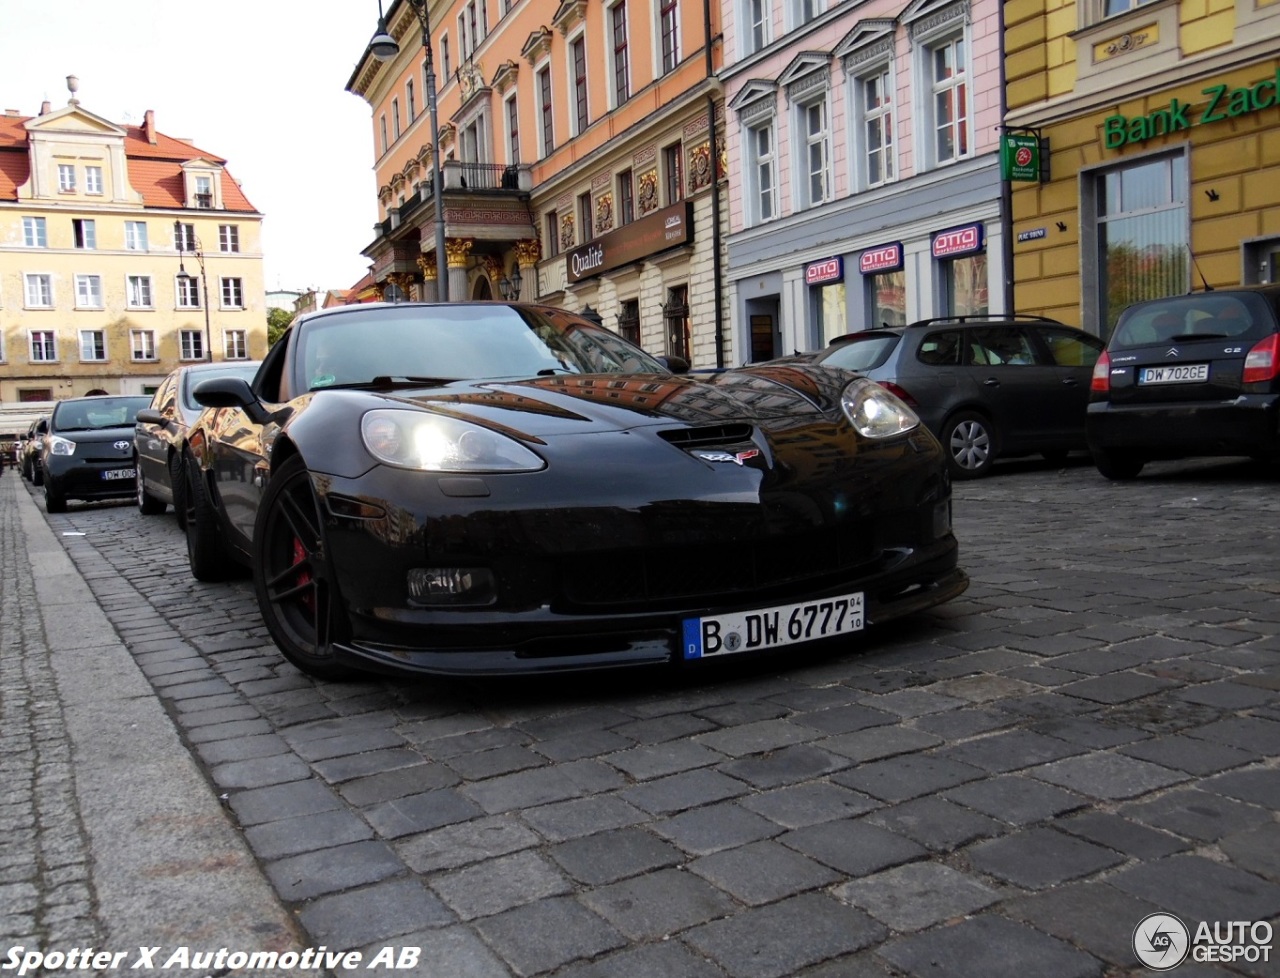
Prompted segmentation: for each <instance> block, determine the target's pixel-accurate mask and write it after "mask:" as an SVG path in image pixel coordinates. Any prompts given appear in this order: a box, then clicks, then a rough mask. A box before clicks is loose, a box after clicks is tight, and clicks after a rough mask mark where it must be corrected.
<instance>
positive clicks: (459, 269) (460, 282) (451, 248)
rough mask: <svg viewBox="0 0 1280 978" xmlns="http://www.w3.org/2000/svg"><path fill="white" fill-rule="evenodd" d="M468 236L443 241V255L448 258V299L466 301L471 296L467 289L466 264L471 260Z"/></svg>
mask: <svg viewBox="0 0 1280 978" xmlns="http://www.w3.org/2000/svg"><path fill="white" fill-rule="evenodd" d="M472 243H473V242H472V240H471V239H470V238H449V239H447V240H446V241H445V243H444V253H445V257H446V258H448V260H449V301H450V302H466V301H467V300H468V299H470V298H471V296H470V294H469V293H468V291H467V264H468V262H470V261H471V245H472Z"/></svg>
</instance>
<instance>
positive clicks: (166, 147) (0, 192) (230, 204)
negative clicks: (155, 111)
mask: <svg viewBox="0 0 1280 978" xmlns="http://www.w3.org/2000/svg"><path fill="white" fill-rule="evenodd" d="M31 118H32V117H31V116H10V115H5V116H0V200H16V199H17V197H18V187H19V186H21V185H22V184H24V183H26V182H27V178H28V176H29V175H30V160H29V156H28V152H27V131H26V129H25V128H24V126H25V124H26V123H27V122H29V121H30V120H31ZM120 128H122V129H123V130H124V131H125V137H124V151H125V156H126V157H127V162H128V167H129V183H130V184H131V185H132V186H133V189H134V190H136V191H138V192H139V193H140V194H142V201H143V204H144V205H145V206H147V207H166V208H168V207H182V206H183V205H184V202H185V197H184V194H183V182H182V164H183V163H185V162H187V161H188V160H197V159H205V160H209V161H211V162H214V163H218V164H220V165H222V166H225V165H226V162H227V161H226V160H225V159H223V158H222V157H221V156H218V155H216V154H214V153H209V152H206V151H205V150H203V149H200V148H199V147H197V146H192V145H191V144H190V143H184V142H183V141H182V140H181V139H174V138H173V137H172V136H166V135H165V134H164V133H162V132H157V133H156V141H155V143H154V144H152V143H150V142H148V141H147V131H146V129H145V128H144V127H142V126H121V127H120ZM222 207H223V209H224V210H229V211H256V210H257V208H255V207H254V206H253V204H251V203H249V200H248V198H247V197H245V195H244V191H243V190H241V189H240V185H239V184H238V183H236V181H235V179H234V178H233V177H232V176H231V174H230V173H229V172H227V170H225V169H224V170H223V171H222Z"/></svg>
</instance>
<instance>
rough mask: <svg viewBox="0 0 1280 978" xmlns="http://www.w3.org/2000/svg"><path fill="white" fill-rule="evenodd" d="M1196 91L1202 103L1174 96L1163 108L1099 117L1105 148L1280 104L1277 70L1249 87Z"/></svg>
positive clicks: (1212, 86) (1120, 145) (1131, 143)
mask: <svg viewBox="0 0 1280 978" xmlns="http://www.w3.org/2000/svg"><path fill="white" fill-rule="evenodd" d="M1200 94H1201V95H1207V96H1208V97H1209V101H1208V102H1206V103H1205V104H1204V105H1203V106H1196V105H1189V104H1187V103H1186V102H1183V101H1182V100H1181V99H1176V98H1175V99H1174V100H1173V101H1171V102H1170V103H1169V105H1168V107H1167V108H1163V109H1157V110H1156V111H1155V112H1150V113H1148V114H1147V115H1135V116H1124V115H1110V116H1107V117H1106V118H1105V119H1103V120H1102V135H1103V140H1104V142H1105V144H1106V147H1107V149H1120V147H1122V146H1132V145H1133V144H1134V143H1141V142H1144V141H1146V140H1148V139H1154V138H1155V137H1156V136H1168V135H1171V134H1172V133H1175V132H1183V131H1185V130H1187V129H1190V128H1191V127H1192V126H1202V125H1205V124H1206V123H1209V122H1221V121H1222V120H1223V119H1235V118H1238V117H1239V116H1242V115H1248V114H1249V113H1251V112H1261V111H1262V110H1263V109H1270V108H1273V107H1275V106H1277V105H1280V70H1277V71H1276V74H1275V77H1273V78H1268V79H1267V80H1266V81H1260V82H1258V84H1256V85H1254V86H1252V87H1251V88H1228V87H1227V86H1226V85H1210V86H1209V87H1208V88H1202V89H1200Z"/></svg>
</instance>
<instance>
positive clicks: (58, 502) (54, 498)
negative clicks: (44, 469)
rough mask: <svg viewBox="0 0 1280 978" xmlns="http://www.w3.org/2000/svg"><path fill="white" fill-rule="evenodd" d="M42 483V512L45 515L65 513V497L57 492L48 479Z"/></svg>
mask: <svg viewBox="0 0 1280 978" xmlns="http://www.w3.org/2000/svg"><path fill="white" fill-rule="evenodd" d="M42 481H43V482H44V511H45V512H46V513H65V512H66V511H67V497H66V496H64V495H63V494H62V493H61V492H59V491H58V490H57V489H56V488H54V485H53V483H52V482H50V481H49V480H48V479H44V480H42Z"/></svg>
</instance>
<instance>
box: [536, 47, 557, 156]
mask: <svg viewBox="0 0 1280 978" xmlns="http://www.w3.org/2000/svg"><path fill="white" fill-rule="evenodd" d="M551 105H552V103H551V69H550V68H543V69H542V70H541V71H539V72H538V111H539V112H540V113H541V115H542V155H543V156H550V155H551V151H552V150H553V149H555V148H556V138H555V129H554V127H553V125H552V115H551Z"/></svg>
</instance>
